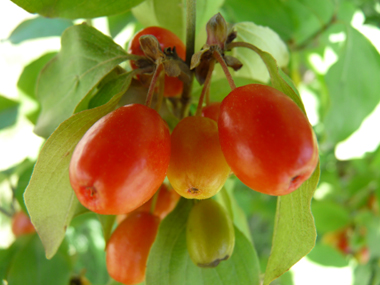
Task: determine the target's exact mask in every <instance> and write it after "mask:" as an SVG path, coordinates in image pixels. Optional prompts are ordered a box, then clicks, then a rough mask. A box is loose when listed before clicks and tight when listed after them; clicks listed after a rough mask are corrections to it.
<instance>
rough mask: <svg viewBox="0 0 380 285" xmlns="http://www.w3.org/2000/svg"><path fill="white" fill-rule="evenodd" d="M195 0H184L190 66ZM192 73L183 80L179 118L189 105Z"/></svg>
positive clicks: (193, 35)
mask: <svg viewBox="0 0 380 285" xmlns="http://www.w3.org/2000/svg"><path fill="white" fill-rule="evenodd" d="M196 6H197V1H196V0H187V1H186V64H187V66H190V63H191V57H192V56H193V54H194V50H195V24H196V22H195V21H196ZM193 74H194V73H193V72H192V73H191V78H190V80H189V82H184V84H183V89H182V95H181V103H182V107H181V114H180V116H181V118H184V117H186V115H187V113H188V112H189V107H190V103H191V100H190V97H191V87H192V85H193V84H192V83H193V78H194V75H193Z"/></svg>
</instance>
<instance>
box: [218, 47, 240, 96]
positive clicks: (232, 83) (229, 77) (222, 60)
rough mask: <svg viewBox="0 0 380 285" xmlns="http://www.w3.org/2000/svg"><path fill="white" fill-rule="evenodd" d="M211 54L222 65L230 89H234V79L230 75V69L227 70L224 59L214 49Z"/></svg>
mask: <svg viewBox="0 0 380 285" xmlns="http://www.w3.org/2000/svg"><path fill="white" fill-rule="evenodd" d="M212 56H213V57H214V58H215V59H216V60H217V61H218V62H219V63H220V65H221V66H222V68H223V71H224V74H225V75H226V77H227V80H228V84H230V87H231V89H232V90H234V89H236V85H235V82H234V80H233V79H232V76H231V73H230V71H229V70H228V66H227V64H226V62H225V61H224V59H223V57H222V56H221V55H220V53H219V52H218V51H216V50H214V51H213V53H212Z"/></svg>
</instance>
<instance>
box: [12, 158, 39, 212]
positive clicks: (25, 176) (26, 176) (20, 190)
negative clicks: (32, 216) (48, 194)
mask: <svg viewBox="0 0 380 285" xmlns="http://www.w3.org/2000/svg"><path fill="white" fill-rule="evenodd" d="M27 162H28V166H27V167H26V169H25V170H24V171H23V172H22V173H21V174H20V177H19V179H18V182H17V186H16V189H15V191H14V195H15V197H16V199H17V202H18V203H19V205H20V206H21V209H22V210H23V211H24V212H25V213H28V211H27V210H26V206H25V202H24V192H25V189H26V187H27V186H28V184H29V181H30V177H31V176H32V172H33V168H34V162H32V161H27Z"/></svg>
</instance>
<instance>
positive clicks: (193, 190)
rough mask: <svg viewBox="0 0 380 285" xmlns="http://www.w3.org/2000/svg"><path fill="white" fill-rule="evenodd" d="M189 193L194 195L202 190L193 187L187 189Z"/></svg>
mask: <svg viewBox="0 0 380 285" xmlns="http://www.w3.org/2000/svg"><path fill="white" fill-rule="evenodd" d="M187 193H190V194H193V195H198V194H199V193H200V190H199V189H198V188H195V187H191V188H189V189H187Z"/></svg>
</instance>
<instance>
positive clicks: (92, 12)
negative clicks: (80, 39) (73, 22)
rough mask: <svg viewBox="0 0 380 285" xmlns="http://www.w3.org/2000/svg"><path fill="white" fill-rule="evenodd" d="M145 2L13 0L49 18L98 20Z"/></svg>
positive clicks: (131, 0)
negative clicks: (97, 18)
mask: <svg viewBox="0 0 380 285" xmlns="http://www.w3.org/2000/svg"><path fill="white" fill-rule="evenodd" d="M142 1H143V0H113V1H102V0H83V1H76V0H58V1H57V0H42V1H30V0H12V2H14V3H15V4H17V5H18V6H20V7H21V8H23V9H24V10H26V11H28V12H29V13H32V14H34V13H38V14H40V15H41V16H44V17H48V18H56V17H60V18H69V19H78V18H96V17H102V16H110V15H115V14H119V13H123V12H126V11H128V10H130V9H131V8H132V7H134V6H136V5H138V4H140V3H141V2H142Z"/></svg>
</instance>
